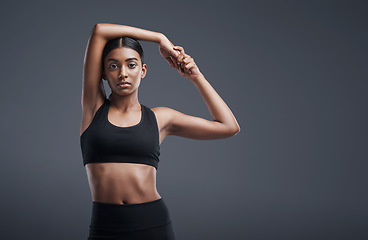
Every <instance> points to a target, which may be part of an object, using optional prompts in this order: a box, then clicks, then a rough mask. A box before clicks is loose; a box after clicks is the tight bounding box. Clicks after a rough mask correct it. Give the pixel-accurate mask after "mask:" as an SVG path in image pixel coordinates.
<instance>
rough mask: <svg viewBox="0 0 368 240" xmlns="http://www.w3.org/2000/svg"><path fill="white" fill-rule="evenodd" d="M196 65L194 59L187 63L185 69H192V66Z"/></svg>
mask: <svg viewBox="0 0 368 240" xmlns="http://www.w3.org/2000/svg"><path fill="white" fill-rule="evenodd" d="M194 66H195V62H194V61H192V62H189V63H187V64H186V65H185V69H188V70H189V69H191V68H192V67H194Z"/></svg>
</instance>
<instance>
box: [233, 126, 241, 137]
mask: <svg viewBox="0 0 368 240" xmlns="http://www.w3.org/2000/svg"><path fill="white" fill-rule="evenodd" d="M239 132H240V127H239V126H237V127H236V128H234V129H233V131H232V136H235V135H236V134H238V133H239Z"/></svg>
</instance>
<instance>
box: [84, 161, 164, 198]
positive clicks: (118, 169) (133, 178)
mask: <svg viewBox="0 0 368 240" xmlns="http://www.w3.org/2000/svg"><path fill="white" fill-rule="evenodd" d="M86 171H87V176H88V182H89V185H90V189H91V193H92V198H93V201H96V202H106V203H117V204H130V203H136V202H145V201H150V200H152V199H157V198H159V197H160V195H159V194H158V192H157V189H156V169H155V168H154V167H153V166H148V165H144V164H135V163H92V164H87V165H86Z"/></svg>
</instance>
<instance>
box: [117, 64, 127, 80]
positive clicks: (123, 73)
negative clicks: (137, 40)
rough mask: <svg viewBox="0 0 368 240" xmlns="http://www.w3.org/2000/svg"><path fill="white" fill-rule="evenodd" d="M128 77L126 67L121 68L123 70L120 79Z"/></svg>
mask: <svg viewBox="0 0 368 240" xmlns="http://www.w3.org/2000/svg"><path fill="white" fill-rule="evenodd" d="M127 77H128V75H127V71H126V69H125V67H124V66H123V67H121V70H120V74H119V78H127Z"/></svg>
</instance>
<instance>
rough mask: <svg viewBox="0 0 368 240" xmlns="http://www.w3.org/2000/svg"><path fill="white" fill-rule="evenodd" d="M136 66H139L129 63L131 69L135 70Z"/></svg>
mask: <svg viewBox="0 0 368 240" xmlns="http://www.w3.org/2000/svg"><path fill="white" fill-rule="evenodd" d="M136 66H137V64H135V63H134V62H131V63H129V67H130V68H135V67H136Z"/></svg>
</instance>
